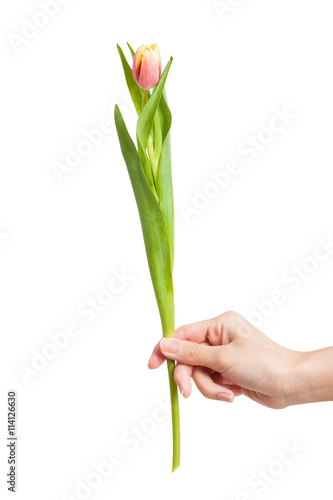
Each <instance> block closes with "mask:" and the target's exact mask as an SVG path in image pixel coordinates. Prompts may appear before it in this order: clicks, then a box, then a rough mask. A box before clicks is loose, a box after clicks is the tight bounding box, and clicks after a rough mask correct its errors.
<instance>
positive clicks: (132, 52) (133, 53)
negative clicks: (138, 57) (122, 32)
mask: <svg viewBox="0 0 333 500" xmlns="http://www.w3.org/2000/svg"><path fill="white" fill-rule="evenodd" d="M127 47H128V48H129V49H130V51H131V54H132V59H133V58H134V55H135V52H134V50H133V49H132V47H131V46H130V44H129V43H128V42H127Z"/></svg>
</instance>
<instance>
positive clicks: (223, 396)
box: [216, 392, 234, 403]
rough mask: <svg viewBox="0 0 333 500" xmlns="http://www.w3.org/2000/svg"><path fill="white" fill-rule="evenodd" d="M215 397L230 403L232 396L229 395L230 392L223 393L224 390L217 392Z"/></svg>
mask: <svg viewBox="0 0 333 500" xmlns="http://www.w3.org/2000/svg"><path fill="white" fill-rule="evenodd" d="M216 399H218V400H219V401H225V402H226V403H232V402H233V400H234V397H233V396H231V395H230V394H224V392H219V393H218V395H217V396H216Z"/></svg>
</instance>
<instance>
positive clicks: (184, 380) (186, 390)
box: [173, 363, 193, 398]
mask: <svg viewBox="0 0 333 500" xmlns="http://www.w3.org/2000/svg"><path fill="white" fill-rule="evenodd" d="M192 372H193V366H190V365H184V364H183V363H177V365H176V367H175V370H174V372H173V378H174V380H175V382H176V384H177V385H178V387H179V390H180V392H181V394H182V396H183V397H184V398H188V397H189V395H190V394H191V391H192V382H191V377H192Z"/></svg>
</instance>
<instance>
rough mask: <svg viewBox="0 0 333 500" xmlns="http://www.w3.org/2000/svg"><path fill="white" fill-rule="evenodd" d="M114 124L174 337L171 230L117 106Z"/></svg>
mask: <svg viewBox="0 0 333 500" xmlns="http://www.w3.org/2000/svg"><path fill="white" fill-rule="evenodd" d="M115 122H116V128H117V133H118V137H119V142H120V146H121V150H122V154H123V157H124V160H125V163H126V165H127V170H128V173H129V177H130V180H131V183H132V187H133V191H134V195H135V199H136V203H137V207H138V210H139V215H140V220H141V227H142V232H143V238H144V242H145V248H146V253H147V259H148V264H149V270H150V275H151V279H152V282H153V286H154V291H155V295H156V299H157V303H158V308H159V311H160V316H161V321H162V326H163V332H164V334H165V335H167V336H173V334H174V299H173V283H172V265H171V259H170V246H169V237H168V231H167V229H166V225H165V221H164V217H163V214H162V211H161V208H160V205H159V203H158V201H157V200H156V198H155V197H154V194H153V192H152V190H151V187H150V185H149V183H148V181H147V178H146V175H145V172H144V170H143V168H142V165H141V163H140V159H139V156H138V153H137V151H136V148H135V145H134V143H133V141H132V139H131V137H130V135H129V133H128V131H127V128H126V125H125V122H124V120H123V117H122V115H121V112H120V110H119V108H118V106H116V107H115Z"/></svg>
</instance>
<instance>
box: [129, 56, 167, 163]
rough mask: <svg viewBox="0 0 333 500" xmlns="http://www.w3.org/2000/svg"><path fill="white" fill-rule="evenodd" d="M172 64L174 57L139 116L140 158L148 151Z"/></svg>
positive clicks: (138, 138)
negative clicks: (156, 115)
mask: <svg viewBox="0 0 333 500" xmlns="http://www.w3.org/2000/svg"><path fill="white" fill-rule="evenodd" d="M171 64H172V57H171V59H170V61H169V62H168V64H167V66H166V68H165V70H164V71H163V74H162V76H161V78H160V81H159V82H158V84H157V85H156V87H155V90H154V92H153V93H152V95H151V96H150V99H149V100H148V102H147V104H146V106H145V107H144V109H143V110H142V113H141V114H140V116H139V118H138V122H137V127H136V135H137V142H138V152H139V157H140V159H141V158H142V157H143V153H144V152H145V151H146V147H147V142H148V139H149V136H150V134H151V130H152V126H153V121H154V117H155V113H156V111H157V107H158V104H159V102H160V99H161V96H162V94H163V89H164V85H165V82H166V79H167V76H168V73H169V70H170V66H171Z"/></svg>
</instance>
